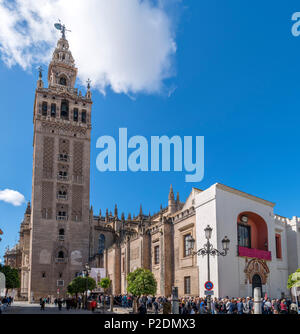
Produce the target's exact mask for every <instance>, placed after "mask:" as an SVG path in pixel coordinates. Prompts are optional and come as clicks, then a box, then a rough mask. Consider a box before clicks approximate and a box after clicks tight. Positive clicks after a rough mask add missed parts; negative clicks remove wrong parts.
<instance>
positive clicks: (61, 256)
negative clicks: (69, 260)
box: [58, 251, 65, 259]
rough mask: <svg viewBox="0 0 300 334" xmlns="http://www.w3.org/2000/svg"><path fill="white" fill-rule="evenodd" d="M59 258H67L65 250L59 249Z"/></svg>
mask: <svg viewBox="0 0 300 334" xmlns="http://www.w3.org/2000/svg"><path fill="white" fill-rule="evenodd" d="M58 258H59V259H64V258H65V254H64V252H63V251H59V252H58Z"/></svg>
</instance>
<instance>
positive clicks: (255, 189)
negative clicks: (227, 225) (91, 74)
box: [0, 0, 300, 256]
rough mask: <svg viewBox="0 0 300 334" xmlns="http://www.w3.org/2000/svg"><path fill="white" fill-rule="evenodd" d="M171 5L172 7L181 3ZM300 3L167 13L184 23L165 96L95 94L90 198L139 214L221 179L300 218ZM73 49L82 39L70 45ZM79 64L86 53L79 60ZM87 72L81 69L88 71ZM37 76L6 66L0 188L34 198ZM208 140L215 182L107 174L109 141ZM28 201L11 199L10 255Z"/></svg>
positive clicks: (0, 74) (231, 0) (7, 219)
mask: <svg viewBox="0 0 300 334" xmlns="http://www.w3.org/2000/svg"><path fill="white" fill-rule="evenodd" d="M170 9H172V8H168V9H166V10H168V11H169V10H170ZM297 11H300V4H299V2H297V1H292V0H290V1H289V2H288V3H286V2H282V1H281V2H279V1H278V2H276V3H274V2H270V1H268V2H267V1H265V2H262V1H258V0H253V1H236V0H228V1H219V0H218V1H217V0H209V1H208V0H201V1H196V0H195V1H182V2H181V3H180V4H179V5H177V6H176V10H175V11H174V10H171V11H170V12H168V15H169V16H170V19H171V20H173V22H175V23H176V28H175V37H174V38H175V41H176V44H177V51H176V54H175V55H174V57H173V59H172V61H173V65H172V66H173V73H174V75H173V76H172V77H171V78H169V79H167V80H165V85H166V86H167V87H176V90H175V91H174V93H173V94H172V95H171V96H170V97H168V95H167V94H165V93H156V94H143V93H137V94H134V97H135V99H132V98H129V97H128V96H127V95H126V94H116V93H115V92H113V91H112V90H107V94H106V96H103V94H101V93H100V92H99V91H97V90H94V91H93V101H94V105H93V132H92V143H91V149H92V155H91V204H92V205H93V207H94V212H95V213H96V214H97V213H98V212H99V210H100V209H102V212H105V209H106V208H109V210H113V208H114V205H115V203H117V204H118V207H119V212H120V213H121V212H122V211H124V212H125V214H126V215H127V214H128V213H129V212H131V213H132V214H137V213H138V211H139V206H140V204H143V210H144V212H146V213H148V212H149V211H151V212H152V213H153V212H155V211H157V210H159V206H160V204H161V203H162V204H163V205H164V206H165V205H167V199H168V192H169V187H170V184H171V183H172V184H173V188H174V191H176V192H177V191H179V192H180V197H181V199H182V200H183V199H185V198H186V197H187V196H188V194H189V192H190V191H191V189H192V187H193V186H196V187H198V188H202V189H204V188H206V187H209V186H210V185H212V184H214V183H216V182H221V183H224V184H226V185H228V186H231V187H234V188H237V189H239V190H242V191H245V192H248V193H251V194H253V195H256V196H259V197H262V198H264V199H267V200H270V201H273V202H275V203H276V207H275V212H276V213H278V214H280V215H283V216H287V217H291V216H296V215H297V216H300V206H299V189H300V168H299V167H300V154H299V153H300V149H299V143H300V139H299V122H300V112H299V110H298V109H299V101H300V81H299V73H300V59H299V52H300V37H298V38H296V37H294V36H293V35H292V34H291V28H292V25H293V22H292V21H291V17H292V14H293V13H294V12H297ZM71 50H72V45H71ZM75 60H76V59H75ZM79 71H80V68H79ZM36 80H37V73H36V72H35V70H32V71H30V70H27V71H24V70H23V69H22V68H21V67H20V66H18V65H17V66H14V67H11V68H8V67H7V66H6V65H5V64H4V63H3V62H2V61H0V92H1V93H0V94H1V108H0V113H1V123H0V143H1V162H2V163H1V164H0V190H3V189H7V188H8V189H14V190H17V191H19V192H20V193H22V194H23V195H24V196H25V198H26V201H28V200H30V198H31V181H32V179H31V177H32V152H33V151H32V142H33V124H32V118H33V102H34V90H35V86H36ZM120 127H126V128H128V134H129V136H134V135H143V136H145V137H147V138H148V139H150V137H151V136H155V135H159V136H161V135H168V136H173V135H179V136H185V135H187V136H205V177H204V180H203V181H202V182H200V183H197V184H191V183H185V177H184V176H185V173H174V172H171V173H136V174H135V173H130V172H128V173H104V174H103V173H100V172H98V171H97V169H96V156H97V154H98V153H99V151H97V150H96V141H97V138H98V137H99V136H102V135H111V136H114V137H115V138H117V134H118V130H119V128H120ZM25 209H26V204H24V205H22V206H20V207H15V206H13V205H11V204H7V203H4V202H1V201H0V228H1V229H2V230H3V231H4V235H3V236H2V239H3V240H2V241H1V242H0V255H1V256H2V255H3V253H4V249H5V247H6V246H7V245H10V246H13V244H14V243H15V242H16V241H17V239H18V230H19V225H20V222H21V220H22V217H23V214H24V211H25Z"/></svg>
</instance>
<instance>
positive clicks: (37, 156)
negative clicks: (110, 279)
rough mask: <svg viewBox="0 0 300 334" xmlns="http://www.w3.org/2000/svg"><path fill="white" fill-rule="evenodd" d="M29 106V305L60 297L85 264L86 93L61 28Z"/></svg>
mask: <svg viewBox="0 0 300 334" xmlns="http://www.w3.org/2000/svg"><path fill="white" fill-rule="evenodd" d="M39 72H40V73H39V80H38V82H37V88H36V93H35V102H34V118H33V123H34V140H33V177H32V201H31V203H32V208H31V237H30V274H29V282H28V299H29V300H30V301H31V300H32V299H33V298H34V300H37V299H39V298H40V297H42V296H44V297H45V296H48V295H49V294H50V295H52V296H55V297H57V295H58V294H59V295H60V296H64V294H65V292H66V288H67V285H68V284H69V283H70V282H71V281H72V279H73V278H74V277H75V275H76V274H77V273H78V272H81V271H82V268H83V266H84V264H85V263H87V262H88V260H89V259H88V250H89V228H88V226H89V206H90V139H91V108H92V100H91V97H92V96H91V91H90V81H88V88H87V93H86V95H82V93H81V92H78V89H77V88H75V82H76V76H77V68H76V66H75V61H74V59H73V56H72V53H71V51H70V49H69V43H68V41H67V39H66V37H65V28H64V31H63V34H62V38H60V39H59V41H58V43H57V47H56V49H55V50H54V52H53V57H52V60H51V62H50V65H49V69H48V88H45V85H44V82H43V78H42V69H41V68H40V71H39Z"/></svg>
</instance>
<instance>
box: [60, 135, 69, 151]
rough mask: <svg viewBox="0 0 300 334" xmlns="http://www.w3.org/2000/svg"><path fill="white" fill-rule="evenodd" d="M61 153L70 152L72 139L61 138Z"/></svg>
mask: <svg viewBox="0 0 300 334" xmlns="http://www.w3.org/2000/svg"><path fill="white" fill-rule="evenodd" d="M59 154H70V141H69V140H67V139H62V138H61V139H60V140H59Z"/></svg>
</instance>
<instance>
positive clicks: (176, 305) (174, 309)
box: [172, 287, 179, 314]
mask: <svg viewBox="0 0 300 334" xmlns="http://www.w3.org/2000/svg"><path fill="white" fill-rule="evenodd" d="M172 314H179V301H178V288H177V287H172Z"/></svg>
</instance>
